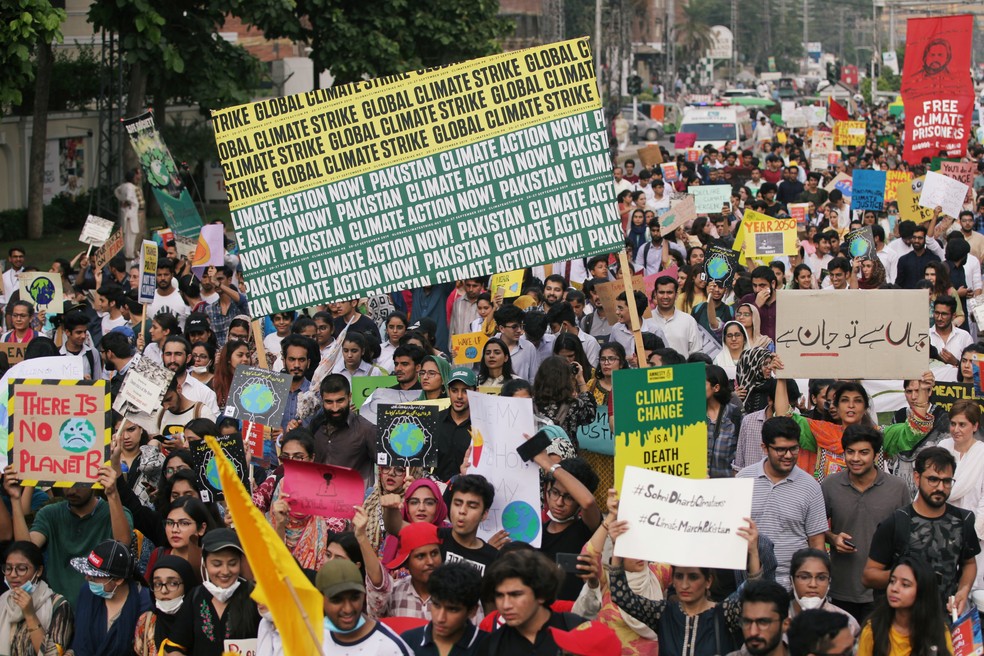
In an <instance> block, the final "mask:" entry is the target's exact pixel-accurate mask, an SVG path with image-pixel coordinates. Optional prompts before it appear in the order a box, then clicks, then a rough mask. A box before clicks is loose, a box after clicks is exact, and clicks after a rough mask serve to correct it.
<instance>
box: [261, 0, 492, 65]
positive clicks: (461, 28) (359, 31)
mask: <svg viewBox="0 0 984 656" xmlns="http://www.w3.org/2000/svg"><path fill="white" fill-rule="evenodd" d="M244 2H245V0H244ZM249 5H252V3H249ZM498 10H499V3H498V2H497V1H496V0H440V1H438V0H427V1H424V2H419V1H415V0H379V1H378V2H375V3H373V4H372V5H366V3H365V2H364V1H359V0H297V10H296V13H295V14H293V15H289V16H287V15H279V16H275V15H272V14H271V13H269V12H263V11H261V12H257V11H256V10H255V9H253V8H252V7H251V6H250V8H248V9H247V12H248V17H249V18H250V20H251V22H252V23H254V24H255V25H257V26H260V27H261V28H262V29H264V32H265V34H266V36H267V37H268V38H282V37H286V38H290V39H293V40H295V41H301V42H304V43H307V44H308V45H309V47H310V48H311V54H310V56H311V59H312V60H313V61H314V66H315V70H318V71H321V70H329V71H331V73H332V75H333V76H334V78H335V83H336V84H344V83H348V82H354V81H356V80H360V79H362V78H363V77H366V76H368V77H378V76H382V75H389V74H393V73H402V72H405V71H411V70H415V69H420V68H426V67H429V66H440V65H443V64H451V63H454V62H458V61H462V60H466V59H472V58H474V57H482V56H485V55H490V54H493V53H495V52H498V51H499V46H498V39H499V38H500V37H502V36H505V35H506V34H508V31H509V29H510V25H509V22H508V21H505V20H503V19H501V18H499V17H498V16H497V13H498Z"/></svg>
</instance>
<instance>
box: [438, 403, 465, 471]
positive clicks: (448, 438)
mask: <svg viewBox="0 0 984 656" xmlns="http://www.w3.org/2000/svg"><path fill="white" fill-rule="evenodd" d="M469 428H471V418H468V419H466V420H464V421H463V422H461V423H460V424H458V423H456V422H455V421H454V419H452V418H451V409H450V408H448V409H447V410H444V411H442V412H441V414H440V415H438V419H437V433H436V435H435V439H436V441H437V467H436V468H435V469H434V475H435V476H437V477H438V478H439V479H441V480H442V481H447V480H450V479H451V477H452V476H454V475H455V474H458V473H459V472H460V470H461V462H462V461H463V460H464V459H465V453H466V452H467V451H468V447H469V446H471V435H470V434H469V432H468V429H469Z"/></svg>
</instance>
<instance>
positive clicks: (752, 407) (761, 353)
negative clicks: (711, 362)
mask: <svg viewBox="0 0 984 656" xmlns="http://www.w3.org/2000/svg"><path fill="white" fill-rule="evenodd" d="M774 357H775V354H773V353H769V352H768V351H767V350H765V349H764V348H761V347H754V348H750V349H747V350H746V351H744V352H743V353H742V354H741V357H740V358H738V364H737V366H736V367H735V394H737V395H738V397H739V398H741V400H742V407H743V408H744V410H745V414H746V415H747V414H749V413H752V412H758V411H759V410H761V409H762V408H764V407H765V406H767V405H768V404H769V398H768V396H767V395H766V393H765V390H764V388H763V385H765V381H767V380H768V379H769V378H770V377H771V376H772V359H773V358H774Z"/></svg>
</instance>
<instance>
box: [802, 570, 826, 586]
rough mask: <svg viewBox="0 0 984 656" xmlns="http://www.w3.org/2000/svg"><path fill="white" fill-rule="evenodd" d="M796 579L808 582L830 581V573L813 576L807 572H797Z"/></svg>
mask: <svg viewBox="0 0 984 656" xmlns="http://www.w3.org/2000/svg"><path fill="white" fill-rule="evenodd" d="M796 580H797V581H801V582H802V583H809V582H810V581H816V582H817V583H830V574H817V575H816V576H814V575H813V574H810V573H809V572H798V573H797V574H796Z"/></svg>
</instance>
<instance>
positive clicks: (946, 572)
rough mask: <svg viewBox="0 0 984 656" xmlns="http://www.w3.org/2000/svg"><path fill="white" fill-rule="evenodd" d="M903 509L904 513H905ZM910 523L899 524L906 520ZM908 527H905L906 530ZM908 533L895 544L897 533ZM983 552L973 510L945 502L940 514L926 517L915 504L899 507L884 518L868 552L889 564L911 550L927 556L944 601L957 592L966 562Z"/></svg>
mask: <svg viewBox="0 0 984 656" xmlns="http://www.w3.org/2000/svg"><path fill="white" fill-rule="evenodd" d="M903 513H904V514H903ZM905 515H908V524H909V526H908V527H905V526H904V525H902V526H899V525H897V523H898V522H906V521H907V518H906V517H905ZM903 529H905V530H903ZM900 534H902V535H908V538H909V540H908V543H907V544H905V545H896V544H895V541H896V535H900ZM980 552H981V545H980V541H979V540H978V539H977V532H976V531H975V529H974V513H972V512H969V511H967V510H961V509H960V508H957V507H956V506H951V505H950V504H947V505H946V512H944V513H943V514H942V515H941V516H939V517H933V518H930V517H923V516H922V515H920V514H918V513H917V512H916V510H915V508H913V507H912V505H911V504H910V505H908V506H906V507H905V508H899V509H898V510H896V511H895V512H894V513H892V515H891V516H890V517H888V518H887V519H885V520H884V521H883V522H882V523H881V524H879V525H878V528H877V529H875V535H874V537H873V538H872V539H871V550H870V551H869V552H868V556H869V557H870V558H871V559H872V560H873V561H875V562H876V563H881V564H882V565H885V566H887V567H891V566H892V565H893V564H894V562H893V561H894V560H895V559H896V558H897V556H901V555H904V554H912V555H914V556H919V557H920V558H922V559H923V560H925V561H926V562H927V563H928V564H929V566H930V567H931V568H932V569H933V571H934V572H936V575H937V577H938V580H939V583H940V595H941V597H942V600H943V602H944V603H945V602H946V600H947V599H948V598H949V597H950V596H951V595H953V594H954V593H956V591H957V587H958V584H959V582H960V573H961V571H962V570H963V564H964V562H966V561H968V560H970V559H971V558H973V557H974V556H976V555H977V554H979V553H980Z"/></svg>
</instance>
